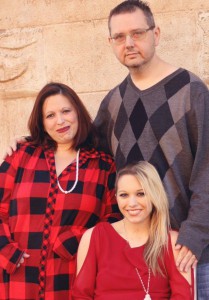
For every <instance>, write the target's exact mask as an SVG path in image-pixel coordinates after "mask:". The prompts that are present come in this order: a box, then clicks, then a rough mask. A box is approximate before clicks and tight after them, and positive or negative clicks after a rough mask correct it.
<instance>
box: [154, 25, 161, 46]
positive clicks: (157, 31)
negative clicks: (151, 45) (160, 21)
mask: <svg viewBox="0 0 209 300" xmlns="http://www.w3.org/2000/svg"><path fill="white" fill-rule="evenodd" d="M153 32H154V39H155V47H157V46H158V44H159V41H160V27H159V26H156V27H155V28H154V29H153Z"/></svg>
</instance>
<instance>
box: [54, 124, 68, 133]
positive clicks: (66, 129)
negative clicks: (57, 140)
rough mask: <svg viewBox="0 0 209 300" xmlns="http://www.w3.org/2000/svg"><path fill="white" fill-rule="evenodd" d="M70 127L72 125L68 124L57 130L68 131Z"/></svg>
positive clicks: (60, 131)
mask: <svg viewBox="0 0 209 300" xmlns="http://www.w3.org/2000/svg"><path fill="white" fill-rule="evenodd" d="M69 128H70V126H66V127H63V128H60V129H57V132H59V133H62V132H66V131H68V130H69Z"/></svg>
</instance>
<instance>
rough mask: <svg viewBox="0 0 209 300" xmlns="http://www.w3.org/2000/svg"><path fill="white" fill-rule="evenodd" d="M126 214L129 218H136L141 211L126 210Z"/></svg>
mask: <svg viewBox="0 0 209 300" xmlns="http://www.w3.org/2000/svg"><path fill="white" fill-rule="evenodd" d="M127 212H128V213H129V215H131V216H136V215H138V214H140V213H141V212H142V209H134V210H127Z"/></svg>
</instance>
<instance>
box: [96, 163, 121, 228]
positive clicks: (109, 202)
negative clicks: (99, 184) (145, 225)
mask: <svg viewBox="0 0 209 300" xmlns="http://www.w3.org/2000/svg"><path fill="white" fill-rule="evenodd" d="M115 177H116V169H115V163H114V161H112V162H111V166H110V169H109V171H107V182H106V184H105V190H104V194H103V202H104V213H103V215H101V218H100V221H102V222H105V221H107V222H109V223H113V222H116V221H118V220H120V219H121V214H120V211H119V208H118V204H117V200H116V196H115Z"/></svg>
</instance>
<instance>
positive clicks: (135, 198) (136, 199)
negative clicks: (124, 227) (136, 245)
mask: <svg viewBox="0 0 209 300" xmlns="http://www.w3.org/2000/svg"><path fill="white" fill-rule="evenodd" d="M116 196H117V201H118V207H119V209H120V211H121V213H122V214H123V216H124V218H125V219H126V220H127V221H129V222H130V223H149V221H150V214H151V212H152V204H151V202H150V201H149V199H148V197H147V196H146V194H145V192H144V189H143V187H142V185H141V183H140V182H139V181H138V180H137V178H136V177H135V176H134V175H122V176H121V177H120V178H119V180H118V184H117V194H116Z"/></svg>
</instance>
